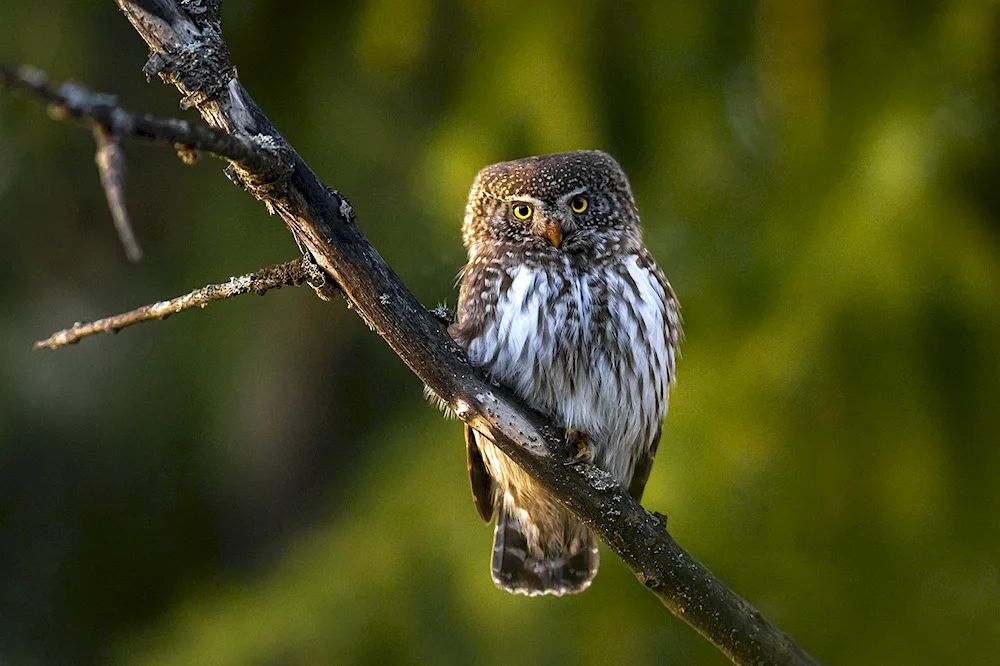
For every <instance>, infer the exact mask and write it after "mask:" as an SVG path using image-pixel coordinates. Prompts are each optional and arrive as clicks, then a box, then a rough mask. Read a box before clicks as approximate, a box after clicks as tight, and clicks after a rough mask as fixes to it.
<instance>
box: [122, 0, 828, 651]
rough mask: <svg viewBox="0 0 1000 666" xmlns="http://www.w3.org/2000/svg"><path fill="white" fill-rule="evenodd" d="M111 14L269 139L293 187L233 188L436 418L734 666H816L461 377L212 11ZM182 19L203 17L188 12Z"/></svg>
mask: <svg viewBox="0 0 1000 666" xmlns="http://www.w3.org/2000/svg"><path fill="white" fill-rule="evenodd" d="M115 1H116V4H117V5H118V6H119V8H120V9H121V10H122V12H123V13H124V14H125V16H126V17H127V18H128V19H129V21H130V22H131V23H132V25H133V26H134V27H135V29H136V30H137V31H138V32H139V34H140V35H141V36H142V37H143V38H144V39H145V40H146V42H147V44H148V45H149V47H150V49H151V52H152V55H151V57H150V60H149V62H148V63H147V65H146V68H145V70H146V71H147V73H155V74H158V75H159V76H160V77H161V78H162V79H163V80H164V81H166V82H168V83H172V84H173V85H175V86H176V87H177V88H178V89H179V90H180V91H181V93H182V94H183V95H184V101H185V104H186V105H188V106H194V107H196V108H197V109H198V111H199V112H200V113H201V114H202V117H203V118H204V119H205V120H206V121H207V122H208V123H209V124H211V125H212V126H214V127H216V128H220V129H221V130H224V131H225V132H228V133H230V134H232V135H234V138H237V139H238V138H239V137H243V138H242V139H240V140H241V141H248V140H249V139H248V137H266V141H255V143H257V144H258V146H259V147H258V148H257V150H259V151H260V153H261V154H262V155H265V154H267V153H271V154H273V155H280V156H281V158H282V159H281V162H282V163H284V164H287V165H288V171H287V177H279V178H275V174H274V172H273V171H270V170H267V169H258V168H257V166H256V164H257V163H256V162H255V160H254V159H253V158H249V159H244V160H242V161H240V162H237V163H236V165H235V168H233V169H231V170H230V172H229V175H230V177H232V178H233V179H234V180H237V181H238V182H240V183H241V184H242V185H243V186H244V187H246V188H247V189H248V191H250V192H251V193H252V194H253V195H254V196H256V197H257V198H258V199H260V200H261V201H263V202H264V203H265V204H266V205H267V207H268V209H269V210H271V211H274V212H277V213H279V214H280V215H281V217H282V218H283V219H284V221H285V223H286V224H287V225H288V227H289V229H290V230H291V231H292V233H293V235H294V236H295V237H296V241H297V242H298V243H299V244H300V247H303V248H305V249H306V250H308V252H309V253H310V254H311V255H312V257H313V258H314V259H315V261H316V263H317V264H318V265H319V267H320V268H321V269H322V270H323V271H324V272H325V273H326V274H327V275H328V276H329V277H330V278H331V279H333V280H336V282H337V283H338V285H339V286H340V287H341V289H342V290H343V292H344V295H345V297H346V299H347V300H348V303H349V305H351V306H352V307H353V308H354V309H355V310H357V312H358V313H359V314H360V315H361V317H362V318H364V320H365V321H366V322H367V323H368V324H369V326H371V327H372V328H373V329H374V330H375V331H376V332H378V333H379V334H380V335H381V336H382V337H383V338H384V339H385V340H386V342H387V343H388V344H389V346H390V347H392V349H393V351H395V352H396V353H397V354H398V355H399V357H400V358H401V359H402V360H403V361H404V362H405V363H406V364H407V365H408V366H409V367H410V368H411V370H413V372H414V373H415V374H416V375H417V376H418V377H419V378H420V379H421V380H422V381H423V382H424V383H425V384H426V385H427V386H428V387H429V389H430V390H431V391H433V393H434V394H435V395H436V396H437V397H438V398H440V399H441V401H442V402H443V403H444V404H446V405H447V406H448V407H449V408H450V409H451V410H452V411H454V412H455V413H456V414H457V415H458V416H459V418H461V419H462V420H464V421H466V422H467V423H469V424H470V425H472V426H473V427H474V428H476V429H477V430H479V431H480V432H483V433H484V434H486V435H487V436H489V437H490V438H491V439H493V440H494V441H495V442H496V443H497V445H498V446H500V448H501V449H502V450H503V451H504V452H505V453H506V454H507V455H508V456H510V457H511V458H512V459H513V460H514V461H515V462H516V463H517V464H519V465H520V466H521V467H523V468H524V469H525V470H526V471H527V472H528V473H529V474H531V475H532V476H533V477H534V478H535V479H537V480H538V481H539V482H540V483H541V484H542V485H543V486H544V487H545V488H546V489H547V490H548V491H549V492H550V493H551V494H552V495H553V496H554V497H556V498H558V499H559V500H560V501H561V502H562V503H564V504H565V505H566V506H567V507H568V508H570V509H571V510H572V511H573V512H574V513H575V514H576V515H577V516H578V517H579V518H580V519H581V520H583V521H584V522H585V523H587V524H588V525H589V526H590V527H591V528H593V529H594V530H595V531H596V532H597V533H598V534H599V535H600V536H601V538H602V539H603V540H605V541H606V542H607V543H608V544H609V545H610V546H611V547H612V548H613V549H614V550H615V552H617V553H618V554H619V555H620V556H621V557H622V559H623V560H624V561H625V562H626V564H627V565H628V566H629V567H630V568H631V569H632V570H633V572H634V573H635V575H636V577H637V578H638V579H639V580H640V581H641V582H642V583H643V584H644V585H645V586H646V587H647V588H648V589H649V590H650V591H651V592H652V593H653V594H655V595H656V596H657V597H658V598H659V599H660V600H661V601H662V602H663V603H664V605H666V606H667V608H669V609H670V610H671V611H672V612H673V613H674V614H675V615H677V616H678V617H679V618H681V619H682V620H684V621H685V622H687V623H688V624H689V625H691V626H692V627H694V628H695V629H696V630H697V631H699V632H700V633H701V634H702V635H704V636H705V637H706V638H707V639H708V640H710V641H711V642H712V643H713V644H715V645H716V646H717V647H718V648H719V649H720V650H722V652H724V653H725V654H726V655H727V656H729V658H730V659H732V660H733V661H734V662H736V663H738V664H815V663H817V662H816V661H815V660H814V659H813V658H812V657H810V656H809V655H808V654H807V653H806V652H805V651H803V650H802V649H801V648H800V647H799V646H798V645H797V644H796V643H795V642H794V641H792V640H791V639H790V638H789V637H788V636H786V635H785V634H784V633H782V632H781V631H780V630H779V629H777V628H776V627H774V626H773V625H771V624H770V623H768V622H767V620H765V619H764V618H763V617H762V616H761V615H760V613H759V612H758V611H757V610H756V609H754V608H753V607H752V606H751V605H750V604H748V603H747V602H746V601H745V600H743V599H742V598H741V597H740V596H739V595H737V594H736V593H735V592H733V591H732V590H731V589H729V588H728V587H727V586H726V585H725V584H724V583H722V582H721V581H720V580H718V579H717V578H716V577H715V576H714V575H712V573H711V572H710V571H709V570H708V569H707V568H705V566H704V565H702V564H701V563H700V562H698V561H697V560H696V559H694V558H693V557H692V556H691V555H689V554H688V553H687V552H685V551H684V550H683V549H682V548H681V547H680V546H679V545H678V544H677V543H676V542H675V541H674V540H673V539H672V538H671V537H670V535H669V534H668V533H667V531H666V521H665V520H663V518H662V516H660V515H659V514H654V513H650V512H648V511H646V510H645V509H643V508H642V506H640V505H639V503H638V502H636V501H635V500H634V499H633V498H632V497H631V495H629V494H628V492H626V491H625V490H623V489H622V488H621V487H620V486H618V484H616V483H615V482H614V480H613V479H612V477H611V476H610V475H609V474H607V473H606V472H604V471H602V470H600V469H598V468H596V467H594V466H593V465H588V464H583V465H577V466H566V465H565V464H564V460H565V457H564V452H563V451H562V438H561V429H559V428H558V427H556V426H555V425H554V424H552V423H551V421H550V420H549V419H547V418H545V417H543V416H541V415H539V414H537V413H535V412H533V411H532V410H530V409H528V408H526V407H525V406H524V405H523V404H522V403H521V402H520V401H518V400H517V399H516V398H515V397H514V396H513V395H511V394H510V393H509V392H508V391H506V390H504V389H503V388H502V387H498V386H495V385H492V384H490V383H488V382H487V381H485V380H484V379H483V378H482V377H481V376H480V375H479V374H478V373H477V372H476V371H475V370H473V369H472V368H471V367H470V366H469V364H468V363H467V362H466V360H465V357H464V354H463V352H462V350H461V348H460V347H458V346H457V345H456V344H455V343H454V341H452V340H451V339H450V338H449V337H448V335H447V333H446V331H445V328H444V326H443V325H442V324H441V322H440V321H438V319H436V318H435V316H434V315H433V314H431V313H430V312H428V311H427V310H426V309H425V308H424V307H423V306H421V305H420V303H419V302H418V301H417V300H416V299H415V298H414V296H413V295H412V294H411V293H410V292H409V291H408V290H407V289H406V287H405V286H404V285H403V284H402V282H401V281H400V280H399V278H398V277H397V276H396V274H395V273H394V272H393V271H392V269H391V268H390V267H389V266H388V265H387V264H386V263H385V261H384V260H383V259H382V257H381V256H379V254H378V252H376V250H375V248H373V247H372V245H371V244H370V243H369V242H368V240H367V239H366V238H365V236H364V234H363V233H362V232H361V230H360V229H359V228H358V227H357V226H356V225H355V224H354V213H353V210H352V209H351V206H350V204H349V203H348V202H347V200H346V199H344V198H343V197H341V196H340V195H339V194H338V193H337V192H335V191H333V190H331V189H329V188H327V187H326V186H324V185H323V184H322V182H320V180H319V178H318V177H317V176H316V174H315V173H313V171H312V170H311V169H310V168H309V166H308V165H307V164H306V163H305V162H304V161H303V160H302V158H301V157H300V156H299V155H298V153H296V152H295V151H294V150H293V149H292V148H291V146H289V145H288V144H287V142H286V141H285V140H284V138H283V137H281V135H280V134H279V133H278V131H277V130H276V129H275V128H274V126H273V125H272V124H271V122H270V121H269V120H268V119H267V117H266V116H265V115H264V113H263V111H261V109H260V108H259V107H258V106H257V104H256V103H255V102H254V100H253V98H252V97H250V95H249V94H248V93H247V92H246V90H245V89H244V88H243V86H242V84H241V83H240V81H239V80H238V79H237V78H236V76H235V73H234V69H233V67H232V65H231V64H230V62H229V57H228V50H227V49H226V46H225V43H224V42H223V41H222V39H221V35H220V31H219V23H218V2H217V1H215V0H187V1H186V2H182V3H180V4H178V3H176V2H174V1H173V0H115ZM188 5H191V6H192V7H194V6H196V7H197V10H198V11H192V12H191V13H188V12H187V11H185V10H184V9H182V6H183V7H187V6H188ZM264 144H266V145H267V148H266V150H265V148H264ZM241 145H242V144H241ZM263 161H265V162H267V161H268V160H263Z"/></svg>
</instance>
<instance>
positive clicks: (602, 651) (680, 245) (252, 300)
mask: <svg viewBox="0 0 1000 666" xmlns="http://www.w3.org/2000/svg"><path fill="white" fill-rule="evenodd" d="M998 19H1000V4H998V3H997V2H996V1H995V0H992V1H990V0H945V1H941V2H929V1H926V0H921V1H918V2H905V1H903V0H896V1H895V2H876V3H871V2H860V1H858V0H849V1H848V2H840V3H833V2H829V1H828V0H827V1H823V0H797V1H792V0H761V1H760V2H758V3H730V2H722V1H716V2H708V3H701V4H700V5H696V4H694V3H679V2H648V3H642V2H635V1H631V0H619V1H618V2H614V3H601V4H598V3H579V2H571V1H569V0H560V1H553V2H505V3H489V2H476V1H474V0H466V1H461V0H443V1H440V2H437V1H434V0H367V1H358V2H352V3H346V4H341V3H324V2H288V1H286V2H273V1H265V0H259V1H252V2H251V1H247V0H243V1H241V2H232V1H231V2H228V3H226V5H225V6H224V7H223V21H224V23H223V26H224V32H225V36H226V38H227V41H228V43H229V45H230V47H231V49H232V52H233V59H234V62H235V63H236V65H237V67H238V68H239V72H240V75H241V77H242V79H243V81H244V83H245V84H246V86H247V87H248V89H249V90H250V91H251V93H252V94H253V95H254V96H255V97H256V98H257V100H258V102H260V104H261V106H262V107H263V108H264V109H265V110H266V111H267V112H268V113H269V114H270V116H271V118H272V119H273V120H274V122H275V123H276V124H277V126H278V127H279V128H280V129H281V130H282V131H283V132H284V134H285V135H286V136H287V137H288V138H289V140H290V141H291V142H292V144H293V145H294V146H296V147H297V148H298V149H299V151H300V152H301V153H302V154H303V156H304V157H305V158H306V160H307V161H309V163H310V164H311V165H312V166H313V167H314V168H315V170H316V171H317V172H318V173H319V174H320V176H321V177H322V178H323V179H324V180H325V182H327V183H328V184H329V185H330V186H331V187H336V188H337V189H339V190H340V191H342V192H343V193H345V194H346V195H347V196H348V197H349V198H350V199H351V201H352V202H353V204H354V206H355V208H356V210H357V213H358V218H359V223H360V225H361V226H362V227H363V228H364V230H365V232H366V233H367V234H368V235H369V237H370V238H371V240H372V241H373V242H374V243H375V245H376V246H377V247H378V248H379V250H380V251H381V252H382V254H383V255H384V256H385V257H386V259H387V260H388V261H389V263H390V264H391V265H393V266H394V267H395V269H396V270H397V272H398V273H399V274H400V275H401V277H402V278H403V279H404V280H405V282H406V283H407V284H408V285H409V286H410V288H411V289H413V291H414V292H415V293H416V294H417V296H418V297H419V298H420V299H421V300H422V301H423V302H424V303H425V304H427V305H435V304H437V303H439V302H441V301H447V302H449V303H451V304H454V300H455V290H454V288H453V279H454V276H455V274H456V272H457V271H458V269H459V267H460V266H461V264H462V263H463V257H464V255H463V249H462V247H461V242H460V235H459V226H460V223H461V217H462V213H463V204H464V200H465V196H466V193H467V191H468V187H469V185H470V183H471V181H472V178H473V176H474V175H475V173H476V171H477V170H478V169H479V168H480V167H481V166H483V165H486V164H489V163H492V162H495V161H498V160H503V159H511V158H515V157H520V156H524V155H529V154H537V153H543V152H551V151H558V150H566V149H572V148H601V149H604V150H607V151H609V152H611V153H612V154H614V155H615V156H616V157H617V158H618V159H619V161H620V162H621V163H622V165H623V166H624V167H625V169H626V171H627V172H628V173H629V174H630V176H631V179H632V183H633V185H634V189H635V193H636V199H637V200H638V203H639V209H640V212H641V214H642V216H643V221H644V224H645V228H646V241H647V243H648V245H649V246H650V247H651V248H652V250H653V253H654V254H655V255H656V257H657V258H658V260H659V262H660V264H661V265H662V266H663V268H664V270H665V271H666V273H667V275H668V276H669V277H670V279H671V281H672V282H673V285H674V287H675V289H676V290H677V293H678V294H679V295H680V298H681V302H682V304H683V307H684V315H685V322H686V333H687V339H686V342H685V346H684V356H683V359H682V362H681V364H680V369H679V383H678V386H677V388H676V390H675V392H674V394H673V397H672V400H671V413H670V415H669V417H668V419H667V425H666V429H665V432H664V439H663V444H662V445H661V448H660V454H659V460H658V464H657V467H656V468H655V470H654V472H653V476H652V479H651V481H650V484H649V487H648V489H647V492H646V496H645V498H644V499H645V504H646V505H647V506H649V507H651V508H654V509H657V510H659V511H662V512H664V513H666V514H668V515H669V517H670V525H671V532H672V533H673V534H674V536H675V537H676V538H677V539H678V541H680V542H681V543H682V544H683V545H684V546H685V547H687V548H688V549H689V550H690V551H691V552H692V553H694V554H695V555H696V556H698V557H699V558H700V559H702V560H703V561H704V562H705V563H706V564H707V565H708V566H709V567H710V568H711V569H713V570H714V571H715V572H716V573H717V574H718V575H719V576H720V577H722V578H723V579H724V580H725V581H727V582H728V583H729V584H730V585H731V586H732V587H733V588H734V589H736V590H737V591H739V592H740V593H741V594H743V595H744V596H745V597H746V598H747V599H748V600H750V601H751V602H752V603H754V604H755V605H756V606H757V607H758V608H760V610H761V611H762V612H763V613H764V614H765V615H766V616H768V617H769V618H771V619H772V620H774V621H775V622H776V623H777V624H778V625H780V626H781V627H782V628H784V629H785V630H786V631H788V632H790V633H791V634H792V635H793V636H795V637H796V638H797V639H798V640H799V641H800V642H801V643H802V644H803V645H804V646H805V647H806V648H807V649H808V650H809V651H811V652H812V653H813V654H815V655H816V656H817V657H819V658H821V659H822V660H824V661H826V662H828V663H830V664H944V663H951V664H989V663H995V660H996V654H998V652H1000V571H998V565H1000V484H998V482H997V481H998V473H1000V446H998V443H1000V442H998V440H1000V408H998V404H997V403H998V400H1000V316H998V315H1000V221H998V220H1000V34H998V33H1000V23H998ZM145 56H146V48H145V46H144V44H143V43H142V41H141V40H140V38H139V37H138V36H137V35H136V34H135V33H134V32H133V31H132V30H131V28H130V27H129V26H128V24H127V22H126V21H125V20H124V18H122V17H121V16H120V15H119V14H118V12H117V10H116V9H115V7H114V6H113V4H112V3H110V2H102V3H89V2H62V1H57V0H37V1H36V2H31V3H17V2H13V1H12V0H8V1H6V2H3V3H0V60H3V61H5V62H8V63H21V62H25V63H31V64H34V65H36V66H39V67H41V68H43V69H45V70H47V71H48V72H49V73H50V74H51V75H52V77H53V78H55V79H57V80H63V79H66V78H72V79H75V80H77V81H80V82H83V83H85V84H86V85H88V86H90V87H91V88H93V89H97V90H104V91H111V92H116V93H118V94H119V95H120V96H121V98H122V100H123V101H124V102H125V103H126V105H128V106H130V107H131V108H134V109H142V110H149V111H154V112H158V113H161V114H166V115H184V114H183V113H182V112H181V111H179V110H178V108H177V100H178V96H177V94H176V92H175V91H174V90H173V89H172V88H168V87H165V86H163V85H160V84H159V83H158V82H154V83H153V85H146V84H145V82H144V79H143V76H142V74H141V71H140V69H141V67H142V65H143V62H144V59H145ZM192 116H193V114H191V113H188V114H187V117H189V118H190V117H192ZM126 150H127V153H128V156H129V160H130V161H129V169H130V171H129V181H128V197H129V205H130V208H131V212H132V215H133V217H134V219H135V223H136V227H137V232H138V235H139V236H140V239H141V241H142V243H143V245H144V247H145V250H146V253H147V257H146V260H145V262H144V263H143V264H141V265H138V266H135V265H130V264H128V263H127V262H126V261H125V259H124V257H123V253H122V250H121V248H120V246H119V243H118V241H117V239H116V236H115V233H114V230H113V227H112V224H111V221H110V217H109V214H108V212H107V210H106V207H105V204H104V202H103V198H102V197H103V195H102V193H101V191H100V188H99V186H98V179H97V175H96V173H95V170H94V168H93V145H92V141H91V138H90V136H89V134H88V132H86V131H84V130H81V129H79V128H76V127H72V126H69V125H66V124H60V123H56V122H52V121H50V120H49V119H48V118H47V117H46V115H45V112H44V110H43V109H42V108H41V107H40V106H39V105H38V104H36V103H35V102H33V101H28V100H25V99H23V98H16V97H13V96H12V95H10V94H9V93H3V94H2V95H0V220H2V223H0V248H2V254H3V261H2V262H0V285H2V290H0V308H2V313H3V314H2V316H0V663H2V664H4V666H8V665H20V664H26V665H29V666H30V665H33V664H92V663H101V664H105V663H121V664H202V663H204V664H232V665H236V664H274V665H284V664H289V665H297V664H326V663H395V662H410V663H413V662H420V663H435V662H441V663H446V662H453V663H496V664H503V663H512V662H515V661H520V662H524V663H537V662H546V663H589V664H603V663H672V664H722V663H725V660H724V659H723V657H722V656H721V655H720V654H719V653H717V652H716V651H715V650H714V649H713V648H712V647H710V646H709V645H708V644H707V643H705V642H704V641H703V640H702V639H701V638H700V637H698V636H697V635H696V634H695V633H694V632H693V631H692V630H690V629H689V628H687V627H686V626H685V625H683V624H682V623H681V622H680V621H678V620H676V619H674V618H673V617H671V616H670V615H669V613H668V612H667V611H665V610H664V609H663V608H662V607H661V606H660V605H659V603H658V602H657V601H656V600H655V599H654V598H653V597H652V596H651V595H649V594H648V593H647V592H646V591H645V590H644V589H643V588H642V586H641V585H639V584H638V583H637V582H636V581H635V580H634V578H633V577H632V576H631V574H630V573H629V572H628V570H627V569H625V567H624V566H623V565H622V564H621V563H620V562H619V561H618V560H617V558H616V557H615V556H614V555H613V554H612V553H610V552H607V551H605V556H604V564H603V568H602V571H601V574H600V575H599V576H598V578H597V580H596V582H595V583H594V585H593V587H592V588H591V589H590V590H589V591H588V592H586V593H585V594H583V595H581V596H578V597H574V598H566V599H549V598H547V599H530V600H529V599H525V598H522V597H512V596H508V595H505V594H503V593H500V592H498V591H496V590H495V589H494V588H493V585H492V583H491V582H490V578H489V575H488V560H489V551H490V539H491V531H490V529H488V528H486V527H484V526H483V525H482V524H481V523H480V521H479V520H478V518H477V516H476V512H475V509H474V508H473V506H472V502H471V496H470V492H469V489H468V482H467V479H466V476H465V461H464V451H463V444H462V435H461V427H460V425H459V424H458V423H456V422H454V421H445V420H443V419H442V418H441V416H440V414H439V413H438V412H437V411H436V410H435V409H434V408H432V407H430V406H428V405H427V404H426V403H425V402H424V400H423V398H422V397H421V386H420V383H419V382H418V381H417V380H416V379H415V378H414V377H413V376H412V375H411V374H410V373H409V371H408V370H407V369H406V368H405V366H404V365H403V364H402V363H401V362H400V361H399V360H398V359H397V358H396V357H395V356H394V355H393V354H392V352H391V351H390V350H389V349H388V348H387V347H386V346H385V344H384V343H383V342H382V341H381V340H380V339H379V338H378V337H377V336H376V335H374V334H372V333H371V332H370V331H369V330H368V329H367V328H366V327H365V326H364V324H363V323H362V322H361V321H360V319H359V318H358V317H356V316H355V315H354V314H353V313H352V312H350V311H349V310H348V309H347V308H346V307H345V306H344V304H343V303H342V302H335V303H332V304H326V303H323V302H321V301H319V300H318V299H316V298H315V297H314V296H313V295H312V293H311V291H309V290H308V289H298V290H291V289H283V290H281V291H278V292H274V293H271V294H269V295H268V296H266V297H265V298H258V297H254V296H247V297H243V298H240V299H237V300H235V301H232V302H226V303H221V304H217V305H214V306H212V307H210V308H208V309H207V310H204V311H199V312H194V313H185V314H181V315H177V316H175V317H172V318H171V319H170V320H169V321H167V322H163V323H153V324H145V325H143V326H141V327H139V328H136V329H130V330H127V331H125V332H123V333H121V334H120V335H119V336H117V337H110V336H104V337H101V338H99V339H92V340H87V341H85V342H83V343H82V344H80V345H79V346H76V347H71V348H68V349H63V350H60V351H57V352H51V351H45V352H33V351H32V350H31V343H32V341H33V340H36V339H39V338H42V337H44V336H46V335H47V334H48V333H49V332H51V331H53V330H55V329H57V328H61V327H63V326H66V325H69V324H71V323H72V322H74V321H76V320H82V319H89V318H94V317H98V316H102V315H106V314H111V313H114V312H119V311H122V310H127V309H130V308H132V307H134V306H137V305H140V304H143V303H147V302H151V301H155V300H159V299H161V298H166V297H170V296H174V295H177V294H180V293H184V292H186V291H188V290H190V289H191V288H194V287H197V286H201V285H203V284H205V283H208V282H217V281H222V280H225V279H227V278H228V277H229V276H231V275H238V274H241V273H244V272H248V271H250V270H253V269H256V268H258V267H260V266H263V265H265V264H269V263H275V262H278V261H284V260H288V259H291V258H294V257H295V256H296V255H297V250H296V247H295V244H294V243H293V241H292V239H291V237H290V236H289V234H288V233H287V232H286V231H285V230H284V228H283V225H282V224H281V222H280V221H279V220H278V219H277V218H271V217H268V216H267V214H266V213H265V211H264V210H263V207H262V206H260V205H259V204H258V203H257V202H255V201H254V200H252V199H251V198H250V197H248V196H246V195H245V194H244V193H242V192H240V191H239V190H238V189H237V188H235V187H233V186H231V185H230V184H229V183H228V182H227V181H226V179H225V178H224V177H223V176H222V174H221V173H220V171H221V165H220V163H218V162H216V161H214V160H208V159H206V160H203V161H202V162H201V163H200V164H198V165H197V166H195V167H191V168H189V167H185V166H183V165H182V164H181V163H180V162H179V161H178V160H177V159H176V158H175V157H174V156H173V155H172V154H170V152H169V151H167V150H164V149H162V148H150V147H147V146H143V145H139V144H129V145H128V146H127V148H126Z"/></svg>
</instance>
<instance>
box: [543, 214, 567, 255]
mask: <svg viewBox="0 0 1000 666" xmlns="http://www.w3.org/2000/svg"><path fill="white" fill-rule="evenodd" d="M542 235H543V236H545V237H546V238H548V239H549V242H550V243H552V246H553V247H555V248H558V247H559V244H560V243H562V227H561V226H560V225H559V222H557V221H556V220H546V221H545V226H544V227H542Z"/></svg>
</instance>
